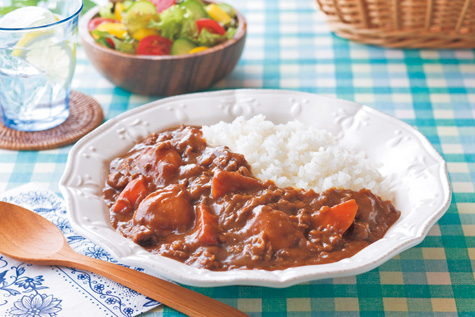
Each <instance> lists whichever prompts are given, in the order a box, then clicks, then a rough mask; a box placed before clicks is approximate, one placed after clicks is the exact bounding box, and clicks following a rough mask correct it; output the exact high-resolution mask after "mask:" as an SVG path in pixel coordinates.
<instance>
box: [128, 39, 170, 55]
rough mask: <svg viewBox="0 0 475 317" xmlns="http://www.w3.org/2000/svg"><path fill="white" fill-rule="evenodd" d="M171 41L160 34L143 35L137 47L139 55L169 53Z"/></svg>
mask: <svg viewBox="0 0 475 317" xmlns="http://www.w3.org/2000/svg"><path fill="white" fill-rule="evenodd" d="M172 44H173V42H172V41H170V40H169V39H167V38H164V37H162V36H160V35H149V36H147V37H144V38H143V39H142V40H141V41H140V42H139V45H138V47H137V54H139V55H170V51H171V49H172Z"/></svg>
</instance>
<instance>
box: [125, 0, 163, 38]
mask: <svg viewBox="0 0 475 317" xmlns="http://www.w3.org/2000/svg"><path fill="white" fill-rule="evenodd" d="M154 19H157V8H156V7H155V5H154V4H153V3H152V2H150V1H146V0H139V1H135V2H134V3H133V4H132V5H131V6H130V7H129V8H128V10H127V13H126V14H125V15H124V17H123V19H122V22H123V23H124V24H125V26H126V27H127V29H128V31H129V33H130V34H134V33H135V32H136V31H137V30H139V29H143V28H146V27H147V26H148V23H149V22H150V20H154Z"/></svg>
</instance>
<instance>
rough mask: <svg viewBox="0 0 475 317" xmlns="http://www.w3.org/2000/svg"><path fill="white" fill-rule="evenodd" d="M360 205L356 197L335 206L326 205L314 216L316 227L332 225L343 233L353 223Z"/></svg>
mask: <svg viewBox="0 0 475 317" xmlns="http://www.w3.org/2000/svg"><path fill="white" fill-rule="evenodd" d="M357 211H358V205H357V204H356V201H355V200H354V199H351V200H348V201H345V202H342V203H341V204H339V205H335V206H333V207H327V206H324V207H322V208H321V209H320V211H319V212H318V215H316V216H315V218H313V220H314V221H313V223H314V226H315V227H326V226H328V225H330V226H332V227H333V228H335V229H336V230H338V232H339V233H340V234H343V233H344V232H345V231H346V230H348V228H349V227H350V226H351V224H352V223H353V221H354V219H355V217H356V212H357Z"/></svg>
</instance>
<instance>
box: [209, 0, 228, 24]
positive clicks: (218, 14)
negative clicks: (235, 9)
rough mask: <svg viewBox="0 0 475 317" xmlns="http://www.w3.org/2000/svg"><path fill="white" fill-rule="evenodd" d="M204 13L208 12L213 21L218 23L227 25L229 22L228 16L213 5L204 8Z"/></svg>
mask: <svg viewBox="0 0 475 317" xmlns="http://www.w3.org/2000/svg"><path fill="white" fill-rule="evenodd" d="M206 12H208V14H209V15H210V16H211V18H213V20H216V21H218V22H219V23H222V24H228V23H229V22H231V17H230V16H229V14H228V13H227V12H226V11H224V10H223V9H221V8H220V7H218V6H217V5H216V4H214V3H212V4H209V5H207V6H206Z"/></svg>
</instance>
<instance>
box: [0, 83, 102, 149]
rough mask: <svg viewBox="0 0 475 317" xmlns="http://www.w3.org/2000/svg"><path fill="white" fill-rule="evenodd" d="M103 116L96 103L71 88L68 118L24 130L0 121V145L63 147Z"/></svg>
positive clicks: (42, 147)
mask: <svg viewBox="0 0 475 317" xmlns="http://www.w3.org/2000/svg"><path fill="white" fill-rule="evenodd" d="M103 120H104V114H103V113H102V109H101V106H100V105H99V103H98V102H97V101H96V100H95V99H93V98H92V97H90V96H88V95H85V94H83V93H80V92H78V91H74V90H73V91H71V96H70V98H69V118H68V119H67V120H66V121H64V122H63V123H62V124H60V125H59V126H57V127H54V128H51V129H48V130H44V131H36V132H24V131H17V130H13V129H9V128H7V127H5V126H4V125H3V124H2V123H1V122H0V148H4V149H8V150H29V151H38V150H48V149H54V148H58V147H62V146H65V145H68V144H71V143H73V142H75V141H77V140H79V139H80V138H81V137H83V136H84V135H86V134H87V133H89V132H90V131H92V130H94V129H95V128H96V127H98V126H99V125H100V124H101V123H102V122H103ZM0 121H1V120H0Z"/></svg>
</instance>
